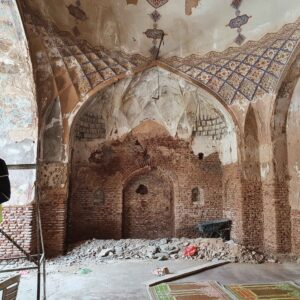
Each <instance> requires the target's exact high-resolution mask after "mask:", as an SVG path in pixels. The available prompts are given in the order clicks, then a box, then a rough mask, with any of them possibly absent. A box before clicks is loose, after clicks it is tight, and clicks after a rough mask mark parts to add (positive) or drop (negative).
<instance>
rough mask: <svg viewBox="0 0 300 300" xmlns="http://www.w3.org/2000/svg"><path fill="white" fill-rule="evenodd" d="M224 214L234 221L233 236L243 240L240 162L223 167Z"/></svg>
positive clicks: (236, 239) (237, 239)
mask: <svg viewBox="0 0 300 300" xmlns="http://www.w3.org/2000/svg"><path fill="white" fill-rule="evenodd" d="M222 180H223V199H224V206H223V215H224V217H225V218H228V219H230V220H232V221H233V223H232V229H231V237H232V238H233V239H234V240H235V241H237V242H242V241H243V194H242V186H241V171H240V169H239V166H238V163H234V164H229V165H226V166H224V167H223V179H222Z"/></svg>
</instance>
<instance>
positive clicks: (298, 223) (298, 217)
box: [291, 210, 300, 255]
mask: <svg viewBox="0 0 300 300" xmlns="http://www.w3.org/2000/svg"><path fill="white" fill-rule="evenodd" d="M291 223H292V224H291V225H292V230H291V231H292V253H294V254H295V255H300V211H299V210H292V211H291Z"/></svg>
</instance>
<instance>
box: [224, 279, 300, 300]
mask: <svg viewBox="0 0 300 300" xmlns="http://www.w3.org/2000/svg"><path fill="white" fill-rule="evenodd" d="M224 288H225V289H226V290H227V291H228V292H229V294H230V295H232V298H234V299H237V300H300V287H299V286H297V285H296V284H294V283H293V282H279V283H271V284H270V283H269V284H239V285H237V284H234V285H225V286H224Z"/></svg>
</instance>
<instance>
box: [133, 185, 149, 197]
mask: <svg viewBox="0 0 300 300" xmlns="http://www.w3.org/2000/svg"><path fill="white" fill-rule="evenodd" d="M135 192H136V193H137V194H140V195H146V194H148V188H147V187H146V186H145V185H143V184H140V185H139V187H138V188H137V189H136V191H135Z"/></svg>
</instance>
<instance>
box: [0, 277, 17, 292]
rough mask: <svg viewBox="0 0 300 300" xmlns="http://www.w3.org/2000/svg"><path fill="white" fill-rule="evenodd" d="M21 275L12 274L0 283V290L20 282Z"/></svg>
mask: <svg viewBox="0 0 300 300" xmlns="http://www.w3.org/2000/svg"><path fill="white" fill-rule="evenodd" d="M20 277H21V275H17V276H14V277H12V278H9V279H7V280H5V281H3V282H1V283H0V290H3V289H6V288H7V287H9V286H10V285H13V284H16V283H19V282H20Z"/></svg>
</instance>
